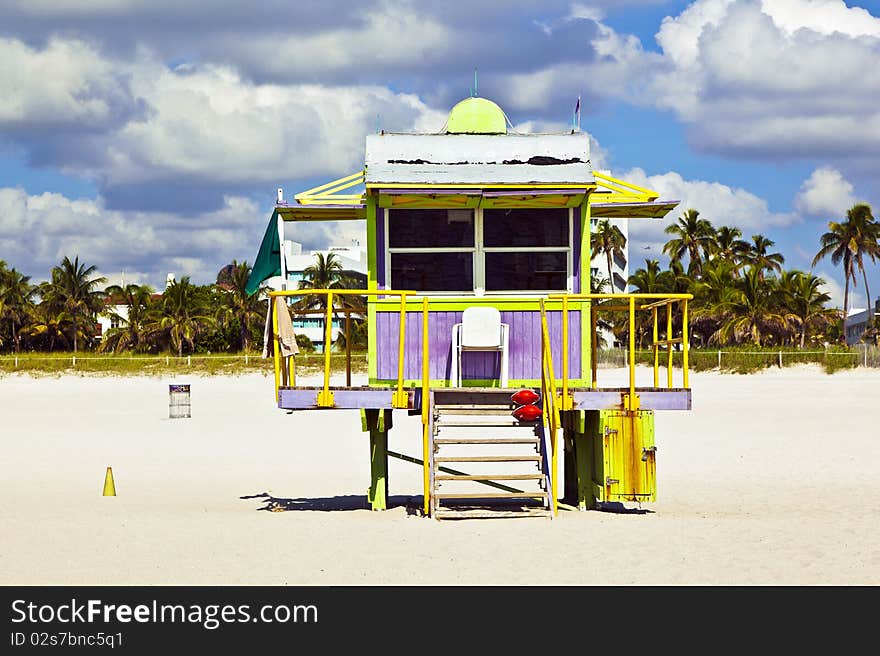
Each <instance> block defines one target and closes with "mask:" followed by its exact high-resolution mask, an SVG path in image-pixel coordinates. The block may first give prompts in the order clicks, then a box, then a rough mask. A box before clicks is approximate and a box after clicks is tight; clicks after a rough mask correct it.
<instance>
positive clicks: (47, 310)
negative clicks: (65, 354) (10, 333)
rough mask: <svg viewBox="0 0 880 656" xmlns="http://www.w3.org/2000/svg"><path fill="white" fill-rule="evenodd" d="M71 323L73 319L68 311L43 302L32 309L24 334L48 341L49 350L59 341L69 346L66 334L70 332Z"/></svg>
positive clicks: (52, 349)
mask: <svg viewBox="0 0 880 656" xmlns="http://www.w3.org/2000/svg"><path fill="white" fill-rule="evenodd" d="M72 325H73V320H72V318H71V315H70V313H69V312H67V311H66V310H64V309H62V308H58V307H55V306H53V305H51V304H50V303H47V302H43V303H40V304H39V305H37V306H36V308H35V309H34V316H33V320H32V321H31V323H30V325H29V326H28V327H27V328H26V329H25V334H27V335H29V336H31V337H36V338H38V339H40V340H45V341H48V348H49V350H50V351H54V350H55V344H56V343H59V342H60V343H61V345H62V346H64V347H68V346H70V340H69V338H68V336H69V334H70V333H71V332H72V331H71V326H72ZM44 346H45V343H44Z"/></svg>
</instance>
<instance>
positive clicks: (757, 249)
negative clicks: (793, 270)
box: [745, 235, 785, 278]
mask: <svg viewBox="0 0 880 656" xmlns="http://www.w3.org/2000/svg"><path fill="white" fill-rule="evenodd" d="M775 243H776V242H775V241H773V240H772V239H768V238H767V237H765V236H764V235H752V243H751V244H749V247H748V250H747V251H746V253H745V259H746V261H747V262H748V263H749V264H750V265H751V266H754V267H757V268H758V273H759V274H760V276H761V277H762V278H763V277H764V272H765V271H775V272H776V273H781V272H782V265H783V264H784V263H785V257H783V255H782V253H770V252H769V250H770V247H771V246H773V245H774V244H775Z"/></svg>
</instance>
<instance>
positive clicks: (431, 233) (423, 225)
mask: <svg viewBox="0 0 880 656" xmlns="http://www.w3.org/2000/svg"><path fill="white" fill-rule="evenodd" d="M388 211H389V214H388V244H389V246H391V248H449V247H465V248H472V247H473V245H474V211H473V210H460V209H458V210H388Z"/></svg>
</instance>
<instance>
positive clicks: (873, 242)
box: [813, 203, 880, 342]
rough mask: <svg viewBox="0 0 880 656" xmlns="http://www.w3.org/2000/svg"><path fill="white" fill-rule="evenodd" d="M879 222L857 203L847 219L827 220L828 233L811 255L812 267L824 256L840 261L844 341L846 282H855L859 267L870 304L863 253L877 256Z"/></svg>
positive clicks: (863, 206)
mask: <svg viewBox="0 0 880 656" xmlns="http://www.w3.org/2000/svg"><path fill="white" fill-rule="evenodd" d="M878 239H880V224H877V223H876V222H875V221H874V216H873V215H872V214H871V208H870V206H868V205H866V204H864V203H857V204H856V205H853V206H852V207H851V208H850V209H848V210H847V211H846V221H843V222H842V223H841V222H838V221H829V222H828V232H826V233H824V234H823V235H822V236H821V237H820V239H819V243H820V245H821V247H820V248H819V252H818V253H816V257H814V258H813V266H816V264H817V263H818V262H819V260H821V259H823V258H824V257H825V256H827V255H830V256H831V262H832V263H833V264H834V265H835V266H836V265H838V264H840V263H841V262H842V263H843V276H844V287H843V319H842V324H843V325H842V330H841V332H842V333H843V340H844V342H845V341H846V319H847V314H848V312H849V283H850V281H852V283H853V286H855V285H856V268H858V269H859V270H860V271H861V272H862V275H863V276H864V280H865V292H866V293H867V295H868V304H869V305H870V303H871V293H870V289H869V288H868V276H867V274H866V272H865V264H864V256H865V255H867V256H868V257H870V258H871V260H872V261H874V260H875V258H877V257H878V256H880V245H878Z"/></svg>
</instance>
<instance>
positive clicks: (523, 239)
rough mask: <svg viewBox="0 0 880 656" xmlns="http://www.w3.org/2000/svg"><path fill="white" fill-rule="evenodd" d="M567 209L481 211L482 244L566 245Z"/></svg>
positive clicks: (512, 245)
mask: <svg viewBox="0 0 880 656" xmlns="http://www.w3.org/2000/svg"><path fill="white" fill-rule="evenodd" d="M568 233H569V220H568V210H567V209H562V208H553V209H537V208H536V209H521V210H495V209H491V210H483V246H485V247H486V248H493V247H505V246H506V247H529V248H534V247H542V246H557V247H561V248H568V240H569V238H568Z"/></svg>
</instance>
